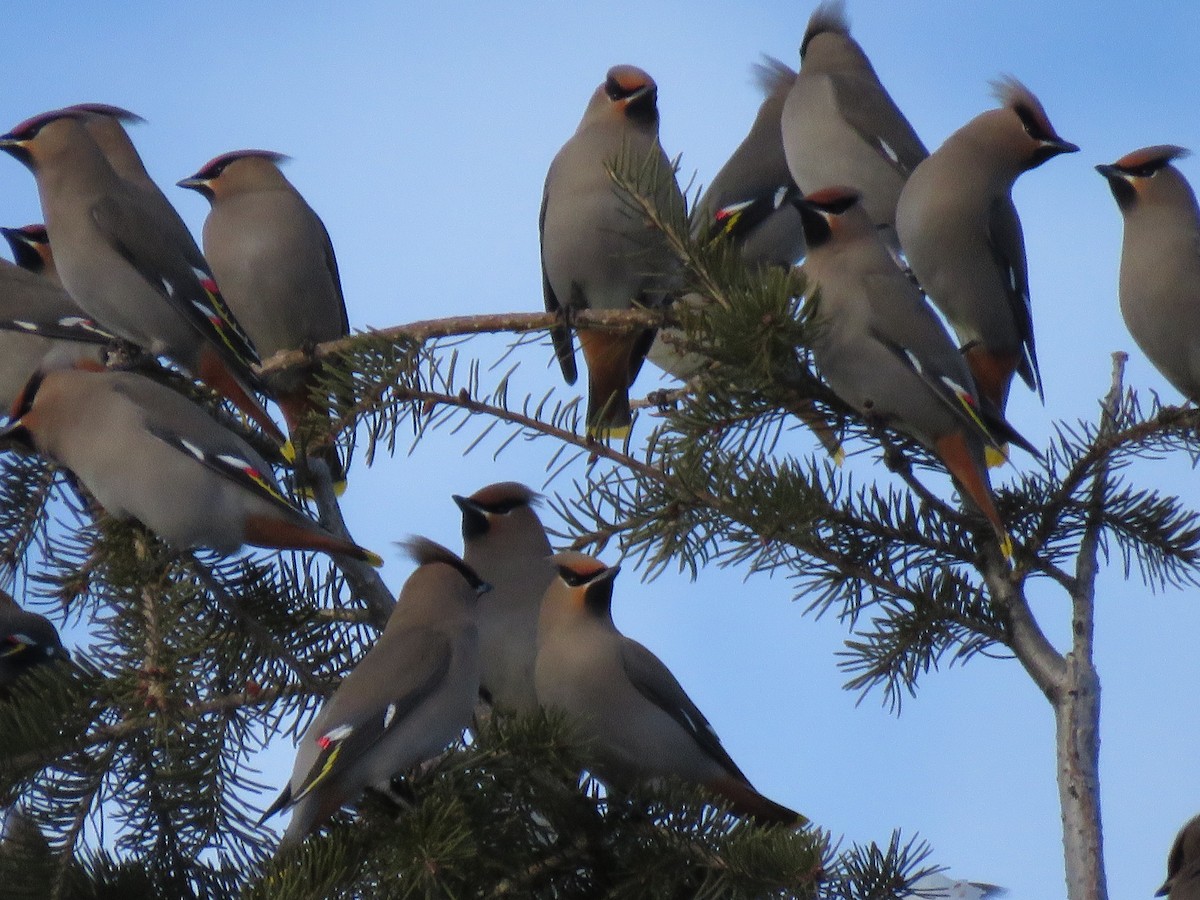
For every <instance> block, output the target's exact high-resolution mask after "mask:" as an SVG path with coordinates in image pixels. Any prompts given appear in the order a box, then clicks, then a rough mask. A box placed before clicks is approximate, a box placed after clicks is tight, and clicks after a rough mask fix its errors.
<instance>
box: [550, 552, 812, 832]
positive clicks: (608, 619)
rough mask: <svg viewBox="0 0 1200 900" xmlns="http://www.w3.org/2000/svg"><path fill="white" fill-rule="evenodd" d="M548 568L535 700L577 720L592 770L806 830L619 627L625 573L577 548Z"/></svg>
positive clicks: (615, 783) (612, 781)
mask: <svg viewBox="0 0 1200 900" xmlns="http://www.w3.org/2000/svg"><path fill="white" fill-rule="evenodd" d="M551 562H552V563H553V565H554V566H555V568H556V570H557V576H556V577H555V578H554V579H553V580H552V581H551V582H550V587H549V588H548V589H547V591H546V596H545V598H543V600H542V611H541V616H540V618H539V621H538V655H537V666H536V669H535V681H536V684H537V694H538V700H539V701H540V702H541V704H542V705H543V706H544V707H546V708H547V709H557V710H561V711H562V712H563V713H565V714H566V715H567V716H568V717H569V718H570V719H571V720H572V722H573V723H574V725H575V726H576V728H577V732H576V733H577V735H578V736H579V737H580V738H581V739H582V740H583V752H584V753H585V754H586V757H585V764H586V766H587V768H588V769H589V770H590V771H592V772H594V773H595V774H596V775H597V776H598V777H600V778H602V779H604V780H605V782H606V783H608V784H609V785H610V786H612V787H617V788H620V787H621V786H623V785H626V784H628V783H630V782H632V781H638V780H643V779H654V778H663V777H675V778H680V779H682V780H684V781H690V782H693V783H699V784H702V785H705V786H706V787H708V788H709V789H710V790H712V791H713V792H714V793H716V794H719V795H721V796H722V797H723V798H724V799H725V800H726V801H727V802H728V803H729V804H730V807H731V808H732V809H733V811H734V812H735V813H737V814H738V815H742V816H753V817H754V818H755V819H757V820H758V821H759V822H761V823H763V824H767V823H779V824H784V825H788V826H799V825H803V824H805V822H807V819H805V818H804V816H801V815H800V814H799V813H796V812H793V811H792V810H790V809H788V808H787V807H785V806H781V805H780V804H778V803H775V802H774V801H772V800H768V799H767V798H766V797H764V796H763V795H762V794H760V793H758V791H756V790H755V789H754V788H753V787H752V786H751V784H750V782H749V780H748V779H747V778H746V776H745V775H743V774H742V771H741V770H740V769H739V768H738V767H737V765H736V764H735V763H734V761H733V760H732V759H730V757H729V754H728V753H727V752H726V751H725V748H724V747H722V746H721V741H720V739H719V738H718V737H717V735H716V732H714V731H713V729H712V726H711V725H709V724H708V720H707V719H705V718H704V716H703V714H701V712H700V710H699V709H697V708H696V704H694V703H693V702H692V700H691V698H690V697H688V695H687V694H686V693H685V692H684V690H683V688H682V687H681V686H680V684H679V682H678V681H676V680H675V676H674V675H672V674H671V672H670V670H669V669H667V667H666V666H665V665H663V663H662V660H660V659H659V658H658V657H657V656H655V655H654V654H653V653H651V652H650V651H649V650H647V649H646V648H645V647H643V646H642V645H641V644H639V643H638V642H637V641H634V640H631V639H630V638H627V637H625V636H624V635H623V634H621V632H619V631H617V628H616V626H615V625H614V624H613V620H612V590H613V579H614V578H615V577H616V575H617V572H618V571H619V567H613V568H609V567H607V566H605V565H604V564H603V563H602V562H600V561H599V560H597V559H594V558H593V557H590V556H585V555H584V554H582V553H575V552H572V551H568V552H563V553H558V554H556V555H555V556H553V557H551Z"/></svg>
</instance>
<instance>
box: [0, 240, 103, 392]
mask: <svg viewBox="0 0 1200 900" xmlns="http://www.w3.org/2000/svg"><path fill="white" fill-rule="evenodd" d="M112 339H113V338H112V335H110V334H108V333H107V332H105V331H104V330H103V329H100V328H98V327H97V326H96V325H95V323H94V322H92V320H91V319H89V318H88V317H87V316H85V315H84V314H83V310H81V309H80V308H79V306H78V305H77V304H76V303H75V301H74V300H72V299H71V297H70V295H68V294H67V292H66V291H64V290H63V289H62V288H60V287H55V286H54V284H53V283H52V282H51V281H50V280H49V279H48V278H44V277H42V276H41V275H35V274H34V273H32V272H28V271H26V270H25V269H23V268H21V267H20V266H16V265H13V264H12V263H10V262H9V261H8V260H5V259H0V408H2V409H9V408H11V407H12V405H13V403H14V402H15V401H16V399H17V397H18V396H19V395H20V393H21V391H22V389H24V387H25V384H26V382H28V381H29V378H30V376H32V375H33V373H34V372H35V371H37V370H38V369H39V368H41V366H42V364H43V362H45V361H47V360H48V359H51V358H53V359H54V360H57V361H59V362H63V363H69V362H74V361H85V360H86V361H88V362H91V363H96V364H100V363H102V362H103V361H104V348H105V345H107V344H108V343H109V342H111V341H112Z"/></svg>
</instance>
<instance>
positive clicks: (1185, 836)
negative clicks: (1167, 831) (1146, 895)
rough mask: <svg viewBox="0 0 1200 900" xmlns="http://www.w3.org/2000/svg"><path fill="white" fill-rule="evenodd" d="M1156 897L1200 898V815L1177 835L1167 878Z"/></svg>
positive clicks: (1168, 865) (1176, 898)
mask: <svg viewBox="0 0 1200 900" xmlns="http://www.w3.org/2000/svg"><path fill="white" fill-rule="evenodd" d="M1154 896H1155V897H1166V898H1167V900H1200V816H1196V817H1194V818H1192V819H1191V820H1189V821H1188V823H1187V824H1186V825H1184V826H1183V827H1182V828H1181V829H1179V834H1177V835H1176V836H1175V843H1173V844H1172V845H1171V852H1170V853H1169V854H1167V880H1166V881H1164V882H1163V883H1162V887H1160V888H1159V889H1158V890H1157V891H1155V892H1154Z"/></svg>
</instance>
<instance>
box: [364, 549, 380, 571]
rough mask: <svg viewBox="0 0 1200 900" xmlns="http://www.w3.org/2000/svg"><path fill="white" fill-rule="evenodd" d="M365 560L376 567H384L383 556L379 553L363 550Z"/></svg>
mask: <svg viewBox="0 0 1200 900" xmlns="http://www.w3.org/2000/svg"><path fill="white" fill-rule="evenodd" d="M363 562H365V563H367V565H369V566H373V567H374V568H376V569H382V568H383V557H382V556H380V555H379V554H378V553H372V552H371V551H370V550H365V549H364V550H363Z"/></svg>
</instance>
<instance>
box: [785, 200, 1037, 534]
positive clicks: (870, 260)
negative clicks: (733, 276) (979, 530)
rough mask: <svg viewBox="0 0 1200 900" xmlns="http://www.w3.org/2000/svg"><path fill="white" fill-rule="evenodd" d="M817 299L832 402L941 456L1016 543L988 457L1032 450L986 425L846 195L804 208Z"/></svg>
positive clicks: (969, 388) (930, 316) (928, 318)
mask: <svg viewBox="0 0 1200 900" xmlns="http://www.w3.org/2000/svg"><path fill="white" fill-rule="evenodd" d="M801 212H802V214H803V216H804V237H805V240H806V241H807V243H808V256H807V257H806V259H805V262H804V272H805V276H806V278H807V279H808V283H809V289H810V291H812V292H814V294H815V296H816V298H817V299H816V303H817V307H816V314H815V318H816V322H817V334H816V337H815V338H814V339H813V344H812V352H813V359H814V361H815V362H816V364H817V367H818V368H819V369H820V370H821V374H822V375H823V376H824V377H825V380H826V381H827V382H828V383H829V386H830V388H831V389H832V390H833V392H834V393H835V394H837V395H838V396H839V397H841V398H842V400H844V401H845V402H846V403H847V404H849V405H850V406H852V407H853V408H854V409H856V410H858V412H859V413H860V414H861V415H862V416H863V417H865V418H869V419H871V420H873V421H877V422H881V423H883V424H887V425H890V426H891V427H893V428H896V429H897V430H899V431H903V432H904V433H906V434H908V435H910V436H911V437H912V438H913V439H915V440H916V441H918V442H919V443H921V444H923V445H925V446H926V447H927V448H929V450H930V451H932V452H933V453H935V454H936V455H937V456H938V457H939V458H940V459H941V460H942V462H943V463H944V464H945V466H946V468H947V469H948V470H949V472H950V474H951V475H952V476H954V478H955V479H956V480H957V482H958V484H959V485H960V486H961V487H962V489H963V491H964V492H965V493H966V495H967V496H969V497H970V498H971V500H972V501H973V502H974V503H975V505H976V506H977V507H978V508H979V509H980V511H982V512H983V514H984V516H985V517H986V518H987V520H988V522H990V523H991V525H992V527H993V528H994V529H995V531H996V536H997V538H999V540H1000V546H1001V549H1002V550H1003V552H1004V555H1005V557H1006V558H1008V557H1010V556H1011V555H1012V542H1011V540H1010V539H1009V537H1008V533H1007V532H1006V531H1005V528H1004V523H1003V522H1002V521H1001V519H1000V514H999V513H998V512H997V511H996V506H995V503H994V502H993V499H992V489H991V485H990V482H989V480H988V473H987V464H986V453H985V448H986V447H988V446H991V447H992V449H993V450H995V451H996V452H1002V449H1001V448H1002V444H1003V442H1005V441H1010V440H1011V441H1014V442H1015V443H1017V444H1019V445H1020V446H1022V447H1024V448H1025V449H1027V450H1030V451H1031V452H1034V453H1036V451H1035V450H1034V449H1033V448H1032V447H1030V446H1029V444H1028V442H1026V441H1025V440H1024V439H1023V438H1021V437H1020V435H1018V434H1016V432H1015V431H1014V430H1013V429H1012V427H1011V426H1010V425H1008V424H1007V423H1006V422H1004V421H1003V419H1002V418H1000V417H999V416H998V415H996V416H995V417H994V418H990V417H988V415H987V413H986V412H985V411H983V410H982V409H981V407H980V404H979V401H978V399H977V397H976V394H975V383H974V381H973V380H972V378H971V373H970V371H969V370H968V369H967V365H966V362H965V361H964V360H963V358H962V355H961V354H960V353H959V352H958V350H957V349H956V348H955V346H954V342H953V341H952V340H951V338H950V335H949V334H947V333H946V329H945V328H944V327H943V326H942V324H941V322H940V321H939V320H938V318H937V316H936V315H935V313H934V312H933V310H932V309H931V308H930V307H929V305H928V304H927V303H926V302H925V299H924V298H923V297H922V296H921V292H920V291H919V290H918V289H917V287H916V286H915V285H914V284H913V283H912V282H911V281H910V280H909V278H908V277H907V276H906V275H905V274H904V272H902V271H901V270H900V269H899V268H898V267H897V266H896V264H895V261H894V260H893V259H892V256H891V254H890V252H889V251H888V248H887V247H886V246H885V245H884V243H883V241H882V239H881V238H880V235H879V234H878V232H877V231H876V229H875V228H874V226H873V223H872V222H871V220H870V218H869V217H868V216H867V214H866V212H865V210H863V208H862V206H861V204H860V203H859V197H858V194H857V192H856V191H854V190H852V189H850V188H826V189H824V190H820V191H816V192H814V193H812V194H809V195H808V196H807V197H805V198H804V200H803V201H801Z"/></svg>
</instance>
